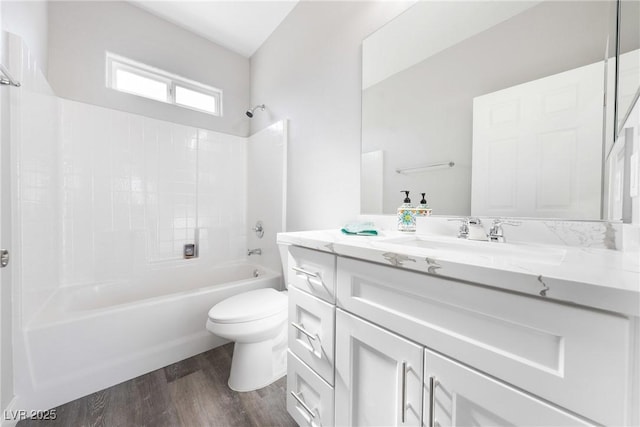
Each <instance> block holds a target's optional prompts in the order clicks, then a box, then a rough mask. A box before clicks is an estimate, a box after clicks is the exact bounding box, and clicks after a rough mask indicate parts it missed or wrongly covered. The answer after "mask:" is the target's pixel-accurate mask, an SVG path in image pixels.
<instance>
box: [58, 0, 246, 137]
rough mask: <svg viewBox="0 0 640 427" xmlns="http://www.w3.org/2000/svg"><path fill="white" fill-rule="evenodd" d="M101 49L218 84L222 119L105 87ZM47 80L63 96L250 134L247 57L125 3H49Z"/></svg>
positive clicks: (199, 126)
mask: <svg viewBox="0 0 640 427" xmlns="http://www.w3.org/2000/svg"><path fill="white" fill-rule="evenodd" d="M105 51H110V52H113V53H115V54H118V55H122V56H125V57H128V58H131V59H133V60H136V61H139V62H142V63H145V64H148V65H151V66H154V67H157V68H160V69H163V70H166V71H169V72H171V73H174V74H177V75H180V76H183V77H186V78H189V79H192V80H195V81H198V82H201V83H204V84H207V85H211V86H214V87H217V88H219V89H222V90H223V92H224V95H223V98H224V99H223V114H224V115H223V117H215V116H212V115H209V114H205V113H200V112H196V111H191V110H187V109H184V108H181V107H177V106H174V105H170V104H164V103H161V102H158V101H154V100H150V99H145V98H141V97H138V96H135V95H129V94H125V93H121V92H117V91H114V90H111V89H107V88H106V87H105ZM49 81H50V83H51V86H52V87H53V88H54V90H55V91H56V94H57V95H58V96H61V97H63V98H68V99H72V100H75V101H80V102H85V103H88V104H94V105H99V106H102V107H107V108H113V109H116V110H121V111H127V112H131V113H135V114H141V115H144V116H147V117H153V118H156V119H160V120H166V121H171V122H174V123H180V124H183V125H187V126H193V127H198V128H202V129H211V130H215V131H218V132H224V133H228V134H232V135H239V136H248V130H249V119H248V118H247V117H246V116H245V114H244V112H245V111H246V109H247V108H248V105H249V60H248V59H247V58H245V57H243V56H241V55H239V54H237V53H234V52H232V51H230V50H228V49H225V48H223V47H221V46H219V45H217V44H215V43H212V42H210V41H208V40H206V39H204V38H202V37H200V36H197V35H195V34H193V33H190V32H188V31H186V30H184V29H182V28H180V27H178V26H176V25H174V24H171V23H169V22H167V21H165V20H163V19H160V18H158V17H155V16H154V15H151V14H150V13H148V12H146V11H143V10H142V9H139V8H137V7H135V6H132V5H131V4H129V3H126V2H122V1H70V2H65V1H55V2H51V3H49Z"/></svg>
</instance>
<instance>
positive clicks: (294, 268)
mask: <svg viewBox="0 0 640 427" xmlns="http://www.w3.org/2000/svg"><path fill="white" fill-rule="evenodd" d="M291 269H292V270H293V271H295V272H297V273H302V274H304V275H305V276H309V277H315V278H316V279H319V278H320V275H319V274H318V273H312V272H310V271H307V270H303V269H302V268H298V267H291Z"/></svg>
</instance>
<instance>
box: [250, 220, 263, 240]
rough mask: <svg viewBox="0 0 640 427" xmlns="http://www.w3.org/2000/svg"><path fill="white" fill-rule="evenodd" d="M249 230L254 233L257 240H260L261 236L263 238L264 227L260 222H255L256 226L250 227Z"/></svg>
mask: <svg viewBox="0 0 640 427" xmlns="http://www.w3.org/2000/svg"><path fill="white" fill-rule="evenodd" d="M251 229H252V230H253V231H255V232H256V236H258V239H262V236H264V225H263V224H262V221H258V222H256V226H255V227H251Z"/></svg>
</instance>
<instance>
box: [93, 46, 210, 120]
mask: <svg viewBox="0 0 640 427" xmlns="http://www.w3.org/2000/svg"><path fill="white" fill-rule="evenodd" d="M105 58H106V60H105V66H106V73H105V76H106V86H107V88H109V89H112V90H115V91H117V92H121V93H126V94H128V95H134V96H139V97H141V98H145V99H150V100H153V101H159V102H162V103H165V104H171V105H174V106H176V107H179V108H186V109H188V110H192V111H197V112H199V113H204V114H208V115H211V116H215V117H222V96H223V93H222V90H221V89H218V88H215V87H213V86H209V85H205V84H203V83H200V82H197V81H195V80H191V79H187V78H184V77H182V76H179V75H177V74H172V73H169V72H167V71H164V70H161V69H159V68H155V67H152V66H150V65H146V64H143V63H141V62H138V61H134V60H132V59H129V58H126V57H124V56H120V55H116V54H114V53H111V52H109V51H107V52H106V55H105ZM118 70H122V71H126V72H128V73H131V74H135V75H138V76H140V77H143V78H147V79H149V80H154V81H156V82H160V83H164V84H166V86H167V92H166V94H165V99H158V98H152V97H148V96H145V95H142V94H139V93H135V92H131V91H127V90H123V89H119V88H118V84H117V83H118V82H117V71H118ZM177 86H179V87H182V88H184V89H187V90H191V91H195V92H198V93H201V94H203V95H207V96H210V97H212V98H213V99H214V102H215V112H211V111H207V110H204V109H200V108H197V107H192V106H190V105H185V104H182V103H178V102H176V87H177Z"/></svg>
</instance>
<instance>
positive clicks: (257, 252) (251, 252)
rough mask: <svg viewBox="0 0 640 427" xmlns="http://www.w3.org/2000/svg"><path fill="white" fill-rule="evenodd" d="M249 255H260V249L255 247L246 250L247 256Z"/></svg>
mask: <svg viewBox="0 0 640 427" xmlns="http://www.w3.org/2000/svg"><path fill="white" fill-rule="evenodd" d="M251 255H262V249H260V248H257V249H249V250H247V256H251Z"/></svg>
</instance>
